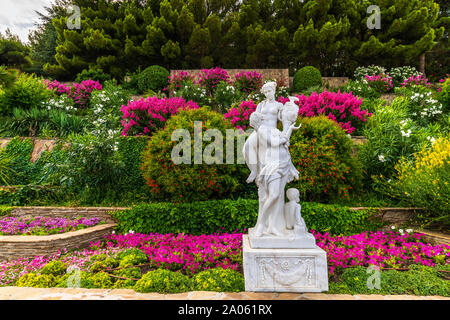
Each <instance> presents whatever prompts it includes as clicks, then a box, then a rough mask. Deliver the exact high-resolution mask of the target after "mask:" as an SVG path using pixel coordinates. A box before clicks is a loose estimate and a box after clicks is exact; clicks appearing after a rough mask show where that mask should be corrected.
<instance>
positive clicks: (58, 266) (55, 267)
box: [40, 260, 67, 277]
mask: <svg viewBox="0 0 450 320" xmlns="http://www.w3.org/2000/svg"><path fill="white" fill-rule="evenodd" d="M66 270H67V264H65V263H64V262H62V261H59V260H55V261H50V262H49V263H47V264H46V265H45V266H44V267H42V269H41V270H40V273H41V274H51V275H54V276H55V277H58V276H62V275H63V274H64V273H66Z"/></svg>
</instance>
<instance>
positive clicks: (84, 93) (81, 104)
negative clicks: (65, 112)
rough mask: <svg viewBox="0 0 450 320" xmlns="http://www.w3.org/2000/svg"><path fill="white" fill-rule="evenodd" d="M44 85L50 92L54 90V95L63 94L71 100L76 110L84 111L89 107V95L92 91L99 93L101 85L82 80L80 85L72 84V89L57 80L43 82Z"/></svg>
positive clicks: (96, 82)
mask: <svg viewBox="0 0 450 320" xmlns="http://www.w3.org/2000/svg"><path fill="white" fill-rule="evenodd" d="M44 83H45V84H46V85H47V86H48V88H49V89H50V90H54V91H55V93H56V94H58V95H62V94H65V95H67V96H68V97H69V98H71V99H72V100H73V102H74V105H75V107H77V108H78V109H85V108H87V107H89V101H90V99H91V94H92V92H93V91H94V90H98V91H101V90H102V88H103V87H102V85H101V84H100V83H99V82H98V81H94V80H91V79H89V80H84V81H82V82H81V83H74V84H73V86H72V87H69V86H67V85H65V84H62V83H60V82H58V81H57V80H53V81H49V80H45V81H44Z"/></svg>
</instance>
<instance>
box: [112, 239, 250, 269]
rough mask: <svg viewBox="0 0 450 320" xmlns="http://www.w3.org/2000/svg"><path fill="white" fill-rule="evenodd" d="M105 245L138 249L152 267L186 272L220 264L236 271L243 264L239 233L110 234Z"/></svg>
mask: <svg viewBox="0 0 450 320" xmlns="http://www.w3.org/2000/svg"><path fill="white" fill-rule="evenodd" d="M107 241H108V242H107V245H108V246H111V247H118V248H138V249H140V250H142V251H143V252H144V253H146V254H147V255H148V259H149V261H150V262H152V263H153V264H154V267H155V268H158V267H160V268H166V269H171V270H184V271H185V272H186V273H187V274H194V273H198V272H200V271H202V270H205V269H210V268H215V267H221V268H224V269H227V268H230V269H233V270H237V269H238V268H239V266H240V265H241V264H242V234H241V233H234V234H228V233H223V234H213V235H200V236H194V235H187V234H179V235H173V234H157V233H154V234H139V233H130V234H126V235H116V234H112V235H110V236H109V237H108V238H107Z"/></svg>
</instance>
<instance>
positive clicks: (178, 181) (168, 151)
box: [142, 108, 248, 201]
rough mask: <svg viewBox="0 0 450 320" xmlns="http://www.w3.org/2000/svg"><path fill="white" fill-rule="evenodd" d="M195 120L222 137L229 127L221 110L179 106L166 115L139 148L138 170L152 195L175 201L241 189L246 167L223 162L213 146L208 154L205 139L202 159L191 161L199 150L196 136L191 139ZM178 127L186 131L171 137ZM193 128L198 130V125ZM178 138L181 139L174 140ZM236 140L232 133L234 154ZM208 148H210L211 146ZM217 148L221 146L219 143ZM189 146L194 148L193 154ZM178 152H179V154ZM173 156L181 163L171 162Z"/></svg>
mask: <svg viewBox="0 0 450 320" xmlns="http://www.w3.org/2000/svg"><path fill="white" fill-rule="evenodd" d="M195 121H200V122H202V128H201V130H203V131H206V130H208V129H215V130H219V131H220V132H221V134H222V137H225V136H226V129H232V126H231V125H230V124H229V123H227V122H225V121H224V119H223V116H222V115H221V114H218V113H215V112H213V111H210V110H209V109H207V108H201V109H193V110H182V111H180V112H179V113H178V114H177V115H176V116H173V117H172V118H170V119H169V120H168V121H167V122H166V127H165V128H164V129H163V130H160V131H157V132H156V133H155V134H154V135H153V136H152V137H151V139H150V140H149V143H148V146H147V148H146V149H145V150H144V152H143V164H142V172H143V176H144V178H145V180H146V182H147V185H149V186H150V188H151V189H152V191H151V196H152V197H153V198H156V199H172V200H175V201H192V200H205V199H214V198H216V199H217V198H219V199H220V198H225V197H229V196H230V195H232V194H233V193H238V192H239V191H240V190H242V184H243V181H245V179H246V175H247V173H248V169H247V168H246V167H245V165H230V164H223V162H224V159H223V154H221V152H220V151H216V150H214V155H213V151H212V150H210V153H211V155H208V154H207V151H208V150H205V147H206V146H207V145H209V144H210V143H207V142H206V141H204V140H205V139H202V140H203V141H202V142H201V143H202V147H201V155H202V162H201V164H197V163H195V164H194V165H192V163H194V162H197V160H196V156H195V154H196V153H198V154H200V152H198V151H196V150H197V149H200V148H197V147H196V148H195V149H194V148H193V147H194V140H198V138H195V139H194V122H195ZM180 129H185V130H186V131H183V133H186V135H187V134H189V135H188V136H186V137H185V136H179V137H178V139H177V141H174V140H173V139H172V134H173V133H174V131H175V130H180ZM196 130H197V131H196V134H198V133H199V132H198V130H199V129H196ZM178 132H180V131H178ZM204 134H205V135H206V133H204ZM180 138H181V139H182V141H181V142H178V140H179V139H180ZM215 139H217V138H215ZM236 140H237V139H236V137H234V139H233V141H234V149H233V150H234V154H237V145H238V143H237V141H236ZM216 143H217V141H216ZM177 148H179V149H178V151H177ZM209 148H210V149H211V146H209ZM218 148H220V149H223V146H222V144H220V146H219V147H218ZM186 150H187V151H186ZM191 150H194V154H192V152H191ZM203 150H205V151H204V152H203ZM215 152H217V154H216V153H215ZM172 153H174V154H173V155H172ZM180 153H183V156H182V157H181V154H180ZM222 153H223V152H222ZM177 157H179V158H180V159H179V160H180V162H182V163H180V164H175V163H174V158H177ZM175 161H178V160H175Z"/></svg>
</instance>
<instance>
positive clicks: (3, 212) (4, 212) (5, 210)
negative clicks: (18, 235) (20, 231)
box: [0, 205, 14, 217]
mask: <svg viewBox="0 0 450 320" xmlns="http://www.w3.org/2000/svg"><path fill="white" fill-rule="evenodd" d="M13 209H14V207H7V206H2V205H0V217H3V216H8V215H10V213H11V211H12V210H13Z"/></svg>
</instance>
